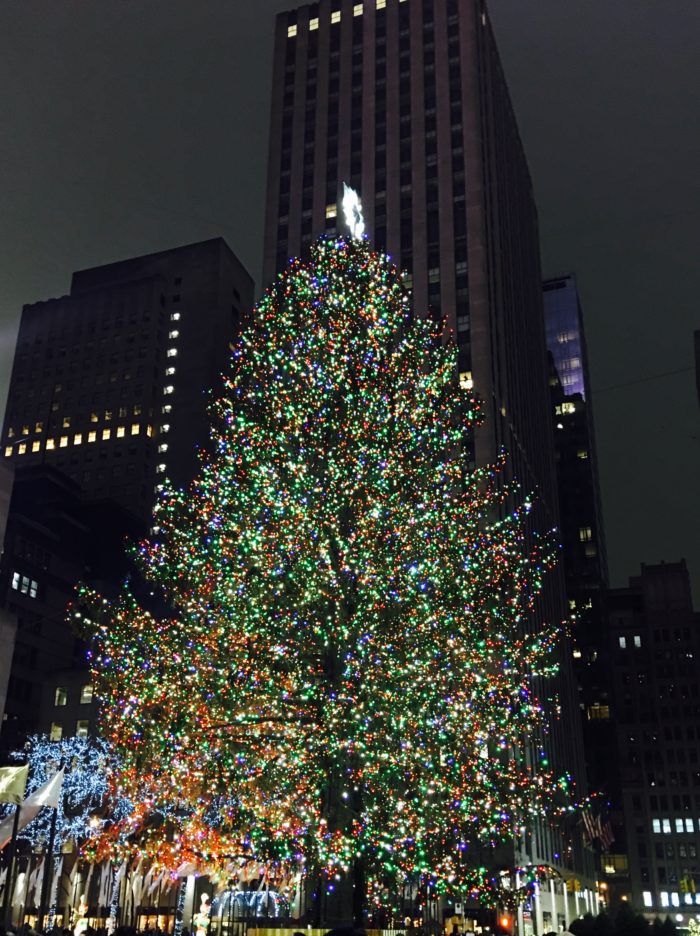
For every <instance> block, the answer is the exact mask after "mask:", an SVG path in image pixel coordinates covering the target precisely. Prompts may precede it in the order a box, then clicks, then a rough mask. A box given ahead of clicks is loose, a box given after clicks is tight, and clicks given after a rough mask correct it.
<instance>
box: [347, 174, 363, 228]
mask: <svg viewBox="0 0 700 936" xmlns="http://www.w3.org/2000/svg"><path fill="white" fill-rule="evenodd" d="M343 214H344V215H345V223H346V224H347V226H348V227H349V228H350V234H351V236H352V237H353V238H354V240H362V238H363V237H364V234H365V216H364V213H363V211H362V202H361V201H360V196H359V195H358V194H357V192H356V191H355V189H353V188H350V186H349V185H346V183H345V182H343Z"/></svg>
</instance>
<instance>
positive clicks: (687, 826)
mask: <svg viewBox="0 0 700 936" xmlns="http://www.w3.org/2000/svg"><path fill="white" fill-rule="evenodd" d="M685 831H686V832H694V831H695V829H694V828H693V820H692V819H686V820H685Z"/></svg>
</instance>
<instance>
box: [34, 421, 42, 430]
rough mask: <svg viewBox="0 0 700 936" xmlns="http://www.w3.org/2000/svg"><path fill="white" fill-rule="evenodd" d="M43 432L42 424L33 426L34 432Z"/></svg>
mask: <svg viewBox="0 0 700 936" xmlns="http://www.w3.org/2000/svg"><path fill="white" fill-rule="evenodd" d="M43 431H44V424H43V422H38V423H37V424H36V425H35V426H34V432H43Z"/></svg>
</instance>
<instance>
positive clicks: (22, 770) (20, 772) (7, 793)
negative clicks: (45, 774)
mask: <svg viewBox="0 0 700 936" xmlns="http://www.w3.org/2000/svg"><path fill="white" fill-rule="evenodd" d="M28 773H29V764H23V765H22V766H21V767H0V803H14V805H15V806H19V804H20V803H21V802H22V800H23V799H24V788H25V787H26V785H27V774H28Z"/></svg>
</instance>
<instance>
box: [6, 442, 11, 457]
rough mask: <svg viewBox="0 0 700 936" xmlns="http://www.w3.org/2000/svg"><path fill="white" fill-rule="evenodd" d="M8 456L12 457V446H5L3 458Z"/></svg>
mask: <svg viewBox="0 0 700 936" xmlns="http://www.w3.org/2000/svg"><path fill="white" fill-rule="evenodd" d="M10 455H12V446H11V445H6V446H5V458H9V457H10Z"/></svg>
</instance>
